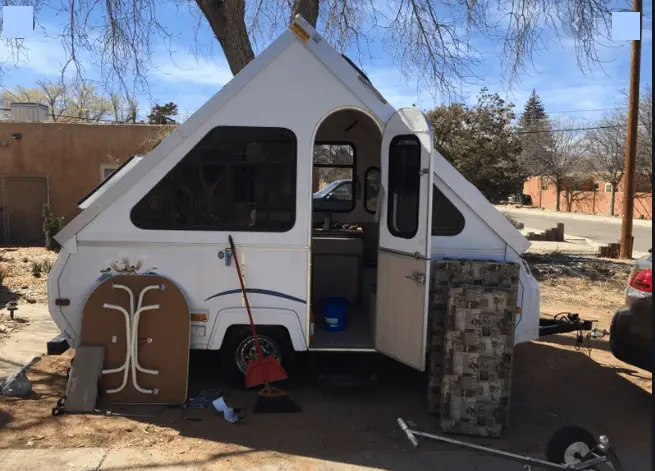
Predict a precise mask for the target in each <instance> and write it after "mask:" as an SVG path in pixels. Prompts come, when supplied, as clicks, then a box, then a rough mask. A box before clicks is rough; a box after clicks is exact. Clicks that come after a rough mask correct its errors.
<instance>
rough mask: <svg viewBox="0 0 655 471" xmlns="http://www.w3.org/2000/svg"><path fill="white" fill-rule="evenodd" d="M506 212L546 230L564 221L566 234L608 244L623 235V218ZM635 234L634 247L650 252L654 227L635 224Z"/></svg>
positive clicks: (533, 226)
mask: <svg viewBox="0 0 655 471" xmlns="http://www.w3.org/2000/svg"><path fill="white" fill-rule="evenodd" d="M502 211H503V212H505V213H509V214H510V215H511V216H512V217H513V218H515V219H516V220H518V221H519V222H522V223H523V224H525V227H529V228H534V229H539V230H546V229H550V228H551V227H555V226H556V225H557V223H558V222H563V223H564V232H565V233H566V234H570V235H575V236H579V237H585V238H587V239H591V240H593V241H594V242H599V243H602V244H608V243H610V242H618V241H619V237H620V235H621V220H620V219H617V220H616V221H608V220H607V218H599V220H598V221H594V220H591V219H590V218H588V219H574V218H569V217H566V216H564V217H563V216H559V215H557V214H553V213H549V212H536V211H535V213H534V214H526V211H521V210H518V211H512V210H511V209H503V210H502ZM632 231H633V234H634V236H635V244H634V247H633V249H634V250H636V251H638V252H644V253H645V252H648V249H650V248H651V247H652V241H653V228H652V226H651V227H645V226H641V225H635V226H634V227H633V229H632Z"/></svg>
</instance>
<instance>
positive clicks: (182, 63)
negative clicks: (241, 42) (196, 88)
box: [152, 54, 232, 87]
mask: <svg viewBox="0 0 655 471" xmlns="http://www.w3.org/2000/svg"><path fill="white" fill-rule="evenodd" d="M154 62H155V68H153V70H152V73H153V75H155V76H156V77H158V78H161V79H163V80H166V81H168V82H173V83H185V84H197V85H214V86H217V87H221V86H223V85H225V84H226V83H227V82H229V81H230V80H232V72H231V71H230V68H229V67H228V65H227V64H226V63H223V64H219V63H216V62H214V61H211V60H203V59H200V58H198V59H196V58H195V57H194V56H192V55H188V54H178V55H174V56H173V57H172V58H171V57H170V56H168V55H164V54H161V55H159V56H158V57H157V58H156V59H155V61H154Z"/></svg>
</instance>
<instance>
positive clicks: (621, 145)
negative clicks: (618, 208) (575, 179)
mask: <svg viewBox="0 0 655 471" xmlns="http://www.w3.org/2000/svg"><path fill="white" fill-rule="evenodd" d="M627 125H628V117H627V114H626V112H625V111H624V110H623V109H617V110H614V111H612V112H610V113H607V114H606V115H605V116H603V117H602V118H601V119H600V121H599V122H598V125H597V126H594V127H596V128H597V129H591V130H589V131H587V135H586V136H585V141H586V150H587V158H588V161H587V162H588V164H589V167H590V170H591V172H592V173H593V174H594V175H595V176H597V177H598V178H600V179H602V180H603V181H604V182H607V183H609V184H610V185H611V187H612V190H611V191H612V194H611V197H610V207H609V215H610V216H614V203H615V201H616V191H617V189H618V187H619V183H621V180H623V175H624V174H625V139H626V130H627Z"/></svg>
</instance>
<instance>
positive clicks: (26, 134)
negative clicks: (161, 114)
mask: <svg viewBox="0 0 655 471" xmlns="http://www.w3.org/2000/svg"><path fill="white" fill-rule="evenodd" d="M170 129H171V128H170V127H166V126H149V125H140V124H130V125H128V124H125V125H123V124H72V123H14V122H4V123H0V176H7V177H14V176H20V177H47V179H48V187H49V198H50V204H51V207H52V210H53V212H54V214H55V215H57V216H63V217H64V218H65V219H64V220H65V222H68V221H70V220H71V219H72V218H73V217H74V216H75V215H76V214H77V213H78V212H79V210H78V209H77V202H78V201H79V200H80V199H81V198H82V197H84V196H85V195H86V194H87V193H89V191H91V190H92V189H93V188H94V187H95V186H96V185H98V184H99V183H100V181H101V175H102V168H103V166H104V165H109V166H111V165H112V164H113V165H117V164H120V163H122V162H124V161H125V160H126V159H127V158H129V157H130V156H131V155H133V154H139V153H144V152H147V151H149V150H150V149H151V148H152V146H153V145H154V143H155V142H156V141H157V140H158V139H159V138H161V137H162V136H163V135H165V133H166V132H169V131H170ZM15 133H20V134H21V135H22V136H21V138H20V139H15V138H12V134H15Z"/></svg>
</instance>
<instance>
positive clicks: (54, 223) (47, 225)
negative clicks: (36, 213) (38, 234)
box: [43, 204, 64, 252]
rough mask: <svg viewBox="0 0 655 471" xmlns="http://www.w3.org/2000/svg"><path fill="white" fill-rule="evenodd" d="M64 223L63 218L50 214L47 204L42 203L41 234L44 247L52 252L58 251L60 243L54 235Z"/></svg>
mask: <svg viewBox="0 0 655 471" xmlns="http://www.w3.org/2000/svg"><path fill="white" fill-rule="evenodd" d="M63 225H64V218H60V217H57V216H55V215H54V214H52V210H51V209H50V206H49V205H47V204H46V205H43V235H45V248H46V249H48V250H52V251H53V252H59V251H60V250H61V245H59V243H58V242H57V241H56V240H55V236H56V235H57V233H58V232H59V231H60V230H61V228H62V227H63Z"/></svg>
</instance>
